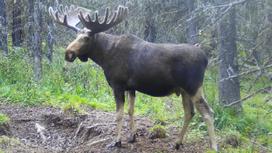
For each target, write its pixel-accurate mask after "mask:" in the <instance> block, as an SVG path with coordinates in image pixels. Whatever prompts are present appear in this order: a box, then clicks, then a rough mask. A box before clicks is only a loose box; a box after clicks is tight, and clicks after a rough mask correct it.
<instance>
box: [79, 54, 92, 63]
mask: <svg viewBox="0 0 272 153" xmlns="http://www.w3.org/2000/svg"><path fill="white" fill-rule="evenodd" d="M78 58H79V60H80V61H81V62H87V61H88V58H89V57H88V55H80V56H78Z"/></svg>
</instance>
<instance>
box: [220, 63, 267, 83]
mask: <svg viewBox="0 0 272 153" xmlns="http://www.w3.org/2000/svg"><path fill="white" fill-rule="evenodd" d="M268 68H272V64H271V65H267V66H265V67H263V68H257V69H254V70H250V71H246V72H243V73H240V74H236V75H232V76H229V77H228V78H224V79H221V80H220V82H223V81H226V80H230V79H233V78H237V77H240V76H243V75H248V74H251V73H255V72H258V71H262V70H265V69H268Z"/></svg>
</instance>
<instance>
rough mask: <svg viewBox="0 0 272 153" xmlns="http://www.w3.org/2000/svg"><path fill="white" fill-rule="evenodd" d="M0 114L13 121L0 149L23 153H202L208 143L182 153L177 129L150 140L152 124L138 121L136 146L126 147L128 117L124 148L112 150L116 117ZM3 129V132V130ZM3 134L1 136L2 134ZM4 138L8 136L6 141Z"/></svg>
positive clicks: (28, 110) (39, 111)
mask: <svg viewBox="0 0 272 153" xmlns="http://www.w3.org/2000/svg"><path fill="white" fill-rule="evenodd" d="M0 112H1V113H4V114H7V115H8V116H9V117H10V119H11V121H10V123H9V124H8V125H6V126H2V127H0V136H1V135H2V138H1V140H0V149H1V150H3V151H5V152H12V153H14V152H20V153H31V152H33V153H34V152H35V153H49V152H50V153H157V152H160V153H161V152H163V153H167V152H171V153H175V152H186V153H190V152H192V153H201V152H204V151H205V150H207V149H208V146H209V145H208V141H207V140H206V139H202V140H198V141H197V142H186V144H184V147H183V148H181V149H180V150H178V151H177V150H175V149H174V147H173V145H174V142H175V140H176V138H177V134H178V128H176V127H172V128H169V129H167V134H168V136H167V137H166V138H163V139H150V138H149V129H150V128H151V127H152V126H153V123H152V121H151V120H149V119H148V118H144V117H136V122H137V134H138V136H137V142H136V143H133V144H129V143H127V138H126V133H128V132H129V131H128V128H127V126H126V125H127V124H128V117H127V116H126V117H125V124H124V126H123V135H122V148H109V147H108V145H109V144H110V143H111V142H112V141H113V140H114V138H115V136H116V132H115V128H116V124H115V115H114V113H108V112H102V111H97V110H91V109H90V110H88V111H87V114H86V115H71V114H70V115H69V113H64V112H62V111H61V110H60V109H57V108H53V107H45V106H40V107H37V106H35V107H23V106H17V105H16V106H15V105H7V104H0ZM1 128H2V129H1ZM1 131H2V132H1ZM3 135H5V136H4V137H3Z"/></svg>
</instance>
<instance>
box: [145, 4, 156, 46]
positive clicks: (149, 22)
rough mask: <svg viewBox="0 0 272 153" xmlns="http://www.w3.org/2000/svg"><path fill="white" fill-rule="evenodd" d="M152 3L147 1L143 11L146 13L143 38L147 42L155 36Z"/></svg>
mask: <svg viewBox="0 0 272 153" xmlns="http://www.w3.org/2000/svg"><path fill="white" fill-rule="evenodd" d="M152 5H153V4H152V3H151V2H150V1H148V2H147V4H146V8H145V11H146V13H147V15H146V17H145V30H144V40H146V41H148V42H155V41H156V37H157V30H156V27H155V20H154V18H153V16H154V15H153V11H152Z"/></svg>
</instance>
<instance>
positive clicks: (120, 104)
mask: <svg viewBox="0 0 272 153" xmlns="http://www.w3.org/2000/svg"><path fill="white" fill-rule="evenodd" d="M113 92H114V97H115V102H116V112H117V114H116V122H117V129H116V130H117V137H116V141H115V142H114V143H113V144H112V145H110V147H114V146H115V147H121V132H122V126H123V116H124V103H125V93H124V91H123V90H117V89H114V90H113Z"/></svg>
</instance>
